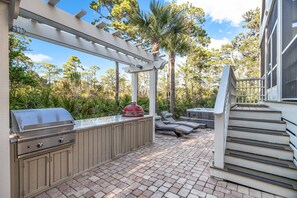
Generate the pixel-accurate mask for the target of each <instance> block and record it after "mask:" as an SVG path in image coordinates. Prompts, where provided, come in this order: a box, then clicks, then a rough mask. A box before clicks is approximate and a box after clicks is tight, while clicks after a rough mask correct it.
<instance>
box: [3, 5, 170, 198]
mask: <svg viewBox="0 0 297 198" xmlns="http://www.w3.org/2000/svg"><path fill="white" fill-rule="evenodd" d="M58 2H59V0H49V1H48V2H44V1H42V0H38V1H32V0H0V52H1V53H0V67H1V68H0V71H1V72H0V103H1V111H0V123H1V124H0V151H1V152H0V161H1V168H0V177H1V181H0V197H10V194H11V193H10V192H11V188H10V152H9V144H10V143H9V117H10V116H9V46H8V45H9V39H8V33H9V31H10V30H12V31H16V32H17V31H18V30H20V29H23V30H25V31H24V32H23V33H24V34H25V35H27V36H29V37H33V38H36V39H40V40H43V41H47V42H50V43H54V44H57V45H60V46H64V47H67V48H71V49H75V50H78V51H81V52H84V53H87V54H92V55H94V56H99V57H103V58H106V59H110V60H113V61H116V62H119V63H123V64H126V65H128V67H126V68H124V70H125V71H126V72H127V73H131V76H132V101H137V73H138V72H149V75H150V84H149V86H150V103H149V113H150V115H152V116H154V115H155V109H156V104H155V101H156V87H155V83H156V72H155V71H156V70H158V69H162V67H163V66H164V64H165V61H164V60H162V59H160V58H159V57H158V55H157V54H151V53H149V52H148V50H144V49H142V48H141V47H140V46H141V44H136V45H134V44H133V43H131V42H130V40H131V38H128V39H126V40H124V39H121V38H119V37H117V35H118V34H119V32H118V31H116V32H113V33H108V32H106V31H104V30H102V29H101V28H100V27H102V25H104V23H99V24H97V25H91V24H90V23H88V22H86V21H83V20H81V19H82V17H83V16H84V15H85V14H86V11H84V10H81V11H79V12H78V13H77V14H76V15H71V14H69V13H67V12H65V11H63V10H61V9H59V8H57V7H56V6H55V5H56V4H57V3H58ZM13 27H14V28H13ZM15 27H18V28H15ZM153 134H154V133H153ZM153 138H154V135H153Z"/></svg>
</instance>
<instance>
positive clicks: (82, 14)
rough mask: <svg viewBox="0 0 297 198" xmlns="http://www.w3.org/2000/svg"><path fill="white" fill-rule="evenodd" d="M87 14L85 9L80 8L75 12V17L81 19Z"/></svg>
mask: <svg viewBox="0 0 297 198" xmlns="http://www.w3.org/2000/svg"><path fill="white" fill-rule="evenodd" d="M86 14H87V11H85V10H81V11H79V12H78V13H77V14H75V17H76V18H78V19H81V18H82V17H83V16H85V15H86Z"/></svg>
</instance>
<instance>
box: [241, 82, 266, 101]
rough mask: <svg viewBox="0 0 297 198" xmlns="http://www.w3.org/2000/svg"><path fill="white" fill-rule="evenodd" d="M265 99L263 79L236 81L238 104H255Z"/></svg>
mask: <svg viewBox="0 0 297 198" xmlns="http://www.w3.org/2000/svg"><path fill="white" fill-rule="evenodd" d="M264 98H265V84H264V79H263V78H249V79H239V80H237V81H236V103H238V104H251V103H253V104H255V103H258V102H260V101H263V100H264Z"/></svg>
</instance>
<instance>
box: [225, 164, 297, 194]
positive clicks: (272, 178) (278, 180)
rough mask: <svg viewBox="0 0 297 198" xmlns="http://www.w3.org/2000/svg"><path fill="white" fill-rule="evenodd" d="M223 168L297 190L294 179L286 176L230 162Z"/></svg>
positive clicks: (296, 183) (296, 182)
mask: <svg viewBox="0 0 297 198" xmlns="http://www.w3.org/2000/svg"><path fill="white" fill-rule="evenodd" d="M225 169H226V170H228V171H230V172H233V173H237V174H240V175H243V176H246V177H250V178H254V179H257V180H260V181H263V182H266V183H271V184H275V185H279V186H282V187H284V188H288V189H292V190H297V181H296V180H292V179H288V178H284V177H280V176H276V175H271V174H267V173H263V172H260V171H255V170H252V169H248V168H243V167H239V166H234V165H232V164H225Z"/></svg>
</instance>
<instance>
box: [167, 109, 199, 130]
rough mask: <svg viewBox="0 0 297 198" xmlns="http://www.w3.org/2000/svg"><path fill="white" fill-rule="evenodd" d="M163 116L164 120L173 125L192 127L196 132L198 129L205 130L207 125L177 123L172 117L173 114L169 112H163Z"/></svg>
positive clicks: (185, 122)
mask: <svg viewBox="0 0 297 198" xmlns="http://www.w3.org/2000/svg"><path fill="white" fill-rule="evenodd" d="M161 115H162V117H163V119H164V120H166V121H168V122H169V123H171V124H180V125H184V126H187V127H192V128H193V129H194V130H196V129H198V128H205V124H200V123H195V122H187V121H176V120H174V119H173V117H172V113H169V112H168V111H162V112H161Z"/></svg>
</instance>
